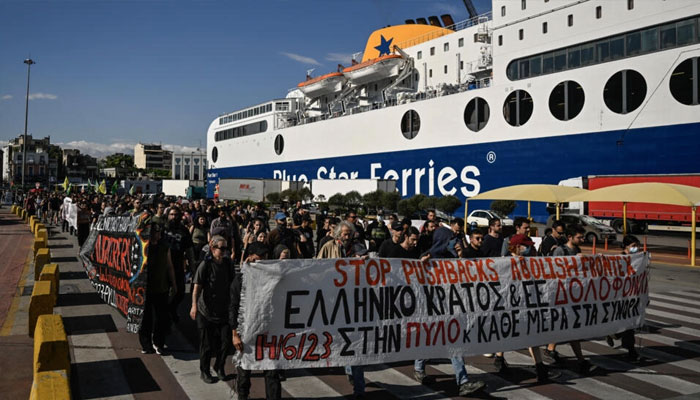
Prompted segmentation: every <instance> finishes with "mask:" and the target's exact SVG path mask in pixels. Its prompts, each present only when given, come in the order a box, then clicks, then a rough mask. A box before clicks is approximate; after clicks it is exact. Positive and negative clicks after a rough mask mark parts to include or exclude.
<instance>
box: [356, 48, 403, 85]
mask: <svg viewBox="0 0 700 400" xmlns="http://www.w3.org/2000/svg"><path fill="white" fill-rule="evenodd" d="M401 64H403V57H401V56H399V55H396V54H389V55H385V56H381V57H378V58H374V59H371V60H367V61H365V62H362V63H359V64H355V65H353V66H351V67H347V68H345V69H344V70H343V74H344V75H345V76H346V77H347V78H348V79H349V80H350V82H352V83H353V84H355V85H364V84H366V83H369V82H374V81H378V80H380V79H385V78H390V77H392V76H396V75H398V74H399V69H400V67H401Z"/></svg>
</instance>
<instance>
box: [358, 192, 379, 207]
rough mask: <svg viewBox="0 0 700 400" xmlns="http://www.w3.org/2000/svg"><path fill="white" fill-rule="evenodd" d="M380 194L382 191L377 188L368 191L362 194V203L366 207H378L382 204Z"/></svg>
mask: <svg viewBox="0 0 700 400" xmlns="http://www.w3.org/2000/svg"><path fill="white" fill-rule="evenodd" d="M382 196H383V192H382V191H379V190H377V191H374V192H369V193H367V194H365V195H364V196H362V203H363V204H364V205H365V206H366V207H368V208H372V209H378V208H380V207H381V206H382Z"/></svg>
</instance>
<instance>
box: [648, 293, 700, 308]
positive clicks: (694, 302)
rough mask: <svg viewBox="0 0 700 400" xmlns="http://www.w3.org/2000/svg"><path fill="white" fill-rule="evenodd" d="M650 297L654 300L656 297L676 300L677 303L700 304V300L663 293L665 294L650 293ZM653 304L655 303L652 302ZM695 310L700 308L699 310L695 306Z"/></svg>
mask: <svg viewBox="0 0 700 400" xmlns="http://www.w3.org/2000/svg"><path fill="white" fill-rule="evenodd" d="M649 297H650V298H651V299H652V300H654V299H661V300H671V301H675V302H677V303H682V304H689V305H693V306H700V301H693V300H688V299H685V298H682V297H676V296H668V295H663V294H650V295H649ZM652 304H654V303H652ZM674 307H675V306H674ZM695 310H696V311H700V310H698V308H695Z"/></svg>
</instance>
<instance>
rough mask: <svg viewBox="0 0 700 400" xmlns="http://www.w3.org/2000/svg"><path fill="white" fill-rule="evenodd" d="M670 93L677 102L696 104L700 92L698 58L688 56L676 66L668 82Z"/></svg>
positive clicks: (699, 65)
mask: <svg viewBox="0 0 700 400" xmlns="http://www.w3.org/2000/svg"><path fill="white" fill-rule="evenodd" d="M669 85H670V89H671V94H672V95H673V98H674V99H676V100H678V102H679V103H682V104H685V105H688V106H690V105H693V106H696V105H698V104H700V102H699V101H698V93H700V60H699V59H698V57H694V58H689V59H687V60H685V61H683V62H682V63H680V64H679V65H678V67H676V69H675V70H673V74H672V75H671V80H670V82H669Z"/></svg>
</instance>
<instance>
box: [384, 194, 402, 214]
mask: <svg viewBox="0 0 700 400" xmlns="http://www.w3.org/2000/svg"><path fill="white" fill-rule="evenodd" d="M399 200H401V194H399V192H396V191H394V192H383V193H382V208H384V209H386V210H391V211H397V210H398V205H399Z"/></svg>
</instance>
